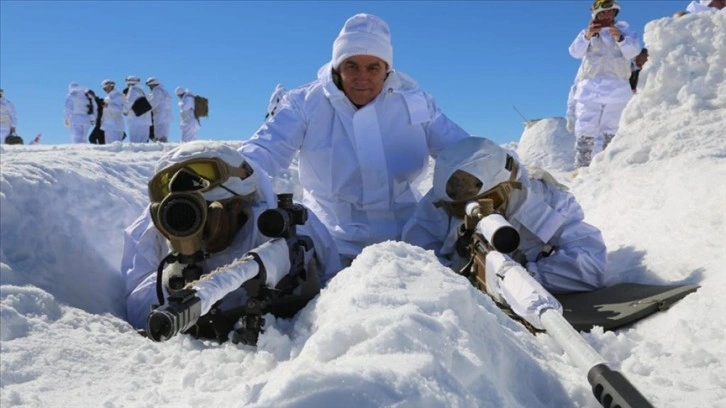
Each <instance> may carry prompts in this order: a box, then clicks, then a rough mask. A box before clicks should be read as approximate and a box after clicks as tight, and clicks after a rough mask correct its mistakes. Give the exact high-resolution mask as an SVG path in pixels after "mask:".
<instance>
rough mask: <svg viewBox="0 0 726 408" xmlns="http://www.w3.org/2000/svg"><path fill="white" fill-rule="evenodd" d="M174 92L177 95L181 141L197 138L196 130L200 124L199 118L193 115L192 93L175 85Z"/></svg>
mask: <svg viewBox="0 0 726 408" xmlns="http://www.w3.org/2000/svg"><path fill="white" fill-rule="evenodd" d="M174 93H175V94H176V96H178V97H179V118H180V122H179V127H180V128H181V142H182V143H184V142H191V141H192V140H197V132H198V131H199V128H200V127H201V125H200V123H199V119H198V118H197V117H196V116H195V115H194V94H192V93H191V92H189V90H188V89H185V88H182V87H181V86H177V87H176V89H175V90H174Z"/></svg>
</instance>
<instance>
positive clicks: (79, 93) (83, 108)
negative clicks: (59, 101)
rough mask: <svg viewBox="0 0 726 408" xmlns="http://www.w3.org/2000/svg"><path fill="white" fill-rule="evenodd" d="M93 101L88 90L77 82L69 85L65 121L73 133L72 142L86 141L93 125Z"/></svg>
mask: <svg viewBox="0 0 726 408" xmlns="http://www.w3.org/2000/svg"><path fill="white" fill-rule="evenodd" d="M93 115H94V113H93V102H92V101H91V99H90V98H89V97H88V96H86V91H85V90H84V89H82V88H81V87H80V85H78V84H77V83H76V82H71V83H70V84H69V85H68V94H67V95H66V102H65V109H64V110H63V123H64V124H65V126H66V127H67V128H68V130H69V132H70V135H71V143H86V141H87V136H88V131H89V130H90V129H91V127H92V126H93V120H94V119H93V118H94V116H93Z"/></svg>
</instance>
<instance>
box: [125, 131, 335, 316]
mask: <svg viewBox="0 0 726 408" xmlns="http://www.w3.org/2000/svg"><path fill="white" fill-rule="evenodd" d="M200 157H220V158H221V159H223V160H224V161H225V162H227V163H229V164H230V165H233V166H239V165H241V164H242V162H243V158H242V157H241V156H240V155H239V153H237V152H236V151H235V150H234V149H232V148H229V147H227V146H221V147H220V144H218V143H216V142H206V141H196V142H192V143H186V144H183V145H181V146H180V147H178V148H175V149H173V150H171V151H169V152H168V153H166V154H165V155H164V156H162V157H161V159H160V160H159V162H158V163H157V165H156V172H158V171H159V170H161V169H164V168H166V167H168V166H170V165H172V164H174V163H179V162H182V161H185V160H188V159H190V158H200ZM224 186H225V187H227V188H229V189H230V190H232V191H234V192H235V193H237V194H240V195H246V194H250V193H253V192H255V200H256V201H255V202H253V203H251V207H250V210H251V212H252V216H251V217H250V218H249V219H248V220H247V222H246V223H245V224H244V226H243V227H242V228H241V229H240V230H239V231H238V232H237V234H236V235H235V238H234V240H233V242H232V243H231V244H230V245H229V246H228V247H227V248H226V249H224V250H222V251H220V252H217V253H214V254H212V255H211V256H209V257H208V258H206V259H205V260H204V261H202V262H201V263H200V266H201V267H202V268H203V270H204V272H205V273H207V272H211V271H213V270H215V269H217V268H222V267H224V266H225V265H228V264H229V263H231V262H232V261H233V260H235V259H237V258H241V257H242V256H243V255H244V254H246V253H247V252H249V251H251V250H253V249H254V248H256V247H258V246H259V245H261V244H263V243H265V242H267V241H269V240H270V238H268V237H266V236H264V235H262V234H261V233H260V232H259V230H258V229H257V217H258V216H259V215H260V214H261V213H262V212H263V211H264V210H266V209H269V208H275V207H276V206H277V200H276V198H275V195H274V192H273V190H272V185H271V184H270V181H269V178H268V176H267V175H266V174H265V173H264V172H263V171H261V170H257V169H255V170H254V173H253V174H252V175H251V176H250V177H248V178H247V179H245V180H240V179H239V178H237V179H230V180H228V181H227V182H225V183H224ZM203 195H204V198H205V199H206V200H207V201H215V200H223V199H225V198H229V197H231V194H230V193H228V192H226V191H225V190H223V189H221V188H215V189H213V190H210V191H208V192H205V193H203ZM297 231H298V234H300V235H307V236H309V237H311V238H312V239H313V243H314V245H315V251H316V260H317V264H318V274H319V277H320V283H321V285H323V284H325V283H326V282H327V281H328V280H330V278H332V276H333V275H335V273H337V272H338V271H339V270H340V269H341V267H340V260H339V256H338V252H337V249H336V247H335V242H334V241H333V240H332V238H331V237H330V234H329V233H328V231H327V230H326V229H325V226H323V225H322V223H320V221H319V220H318V219H317V218H316V217H315V214H313V213H312V212H308V220H307V222H306V223H305V225H302V226H298V228H297ZM170 252H171V249H170V245H169V243H168V241H167V240H166V238H165V237H164V236H163V235H162V234H161V233H160V232H159V230H157V229H156V227H155V226H154V223H153V221H152V219H151V215H150V211H149V207H148V206H147V208H146V209H145V210H144V213H143V214H142V215H141V216H140V217H139V218H138V219H137V220H136V221H134V222H133V224H131V225H130V226H129V227H128V228H127V229H126V230H125V231H124V251H123V257H122V259H121V273H122V275H123V276H124V277H125V279H126V310H127V316H126V317H127V320H128V322H129V323H131V325H132V326H134V327H135V328H144V327H145V325H146V318H147V316H148V315H149V312H150V311H151V306H152V305H153V304H158V299H157V295H156V271H157V268H158V266H159V264H160V262H161V261H162V260H163V259H164V257H166V256H167V255H168V254H169V253H170ZM164 294H165V297H166V296H168V293H167V292H166V288H165V289H164ZM240 294H242V296H243V295H244V290H243V289H239V290H237V291H234V292H232V293H230V295H228V296H227V297H225V298H224V299H223V300H222V309H227V308H232V307H238V306H240V303H239V301H240V299H243V297H240Z"/></svg>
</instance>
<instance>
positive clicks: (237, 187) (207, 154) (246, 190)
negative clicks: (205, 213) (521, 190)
mask: <svg viewBox="0 0 726 408" xmlns="http://www.w3.org/2000/svg"><path fill="white" fill-rule="evenodd" d="M213 157H217V158H220V159H222V160H223V161H224V162H226V163H227V164H229V165H230V166H233V167H239V166H241V165H242V163H244V161H245V159H244V158H243V157H242V155H241V154H240V153H239V152H238V151H236V150H234V149H233V148H231V147H229V146H227V145H225V144H222V143H219V142H210V141H206V140H195V141H192V142H188V143H183V144H181V145H180V146H179V147H176V148H174V149H172V150H170V151H169V152H167V153H166V154H164V155H163V156H162V157H161V158H160V159H159V161H158V162H157V163H156V167H155V168H154V173H158V172H159V171H161V170H163V169H165V168H167V167H169V166H171V165H174V164H177V163H181V162H184V161H186V160H191V159H200V158H213ZM257 177H258V172H257V171H255V172H254V173H252V175H251V176H249V177H247V178H246V179H244V180H242V179H240V178H239V177H232V178H230V179H229V180H227V181H226V182H225V183H224V184H222V185H223V186H225V187H227V188H228V189H230V190H232V191H234V192H235V193H236V194H238V195H240V196H245V195H248V194H251V193H254V192H256V191H257V184H258V183H257ZM202 196H204V199H205V200H206V201H217V200H224V199H227V198H232V197H233V195H232V193H230V192H229V191H227V190H225V189H223V188H220V187H217V188H214V189H212V190H209V191H206V192H204V193H202Z"/></svg>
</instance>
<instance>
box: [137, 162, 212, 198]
mask: <svg viewBox="0 0 726 408" xmlns="http://www.w3.org/2000/svg"><path fill="white" fill-rule="evenodd" d="M182 168H186V169H187V170H189V171H191V172H193V173H195V174H196V175H198V176H200V177H202V178H203V179H205V180H207V181H209V183H210V185H216V183H217V182H218V181H220V179H221V178H222V174H221V172H220V170H219V166H218V164H217V163H216V162H213V161H206V162H205V161H200V162H194V163H188V164H185V165H184V166H181V167H177V166H173V167H171V168H169V169H167V170H166V171H162V172H160V173H158V174H157V175H156V177H154V179H153V180H152V182H151V185H150V187H151V189H152V191H151V195H152V199H158V200H161V199H162V198H163V197H166V196H167V195H169V193H170V191H169V184H170V183H171V179H172V177H174V175H175V174H177V172H179V170H181V169H182Z"/></svg>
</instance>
